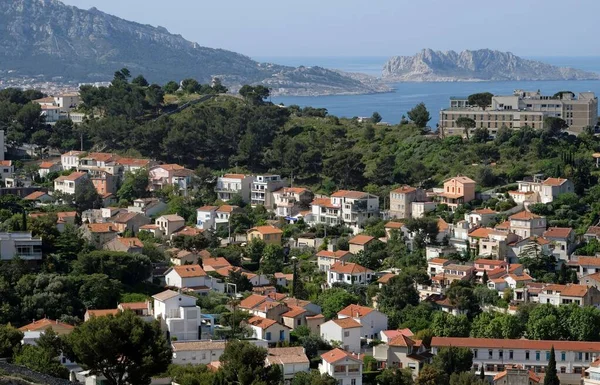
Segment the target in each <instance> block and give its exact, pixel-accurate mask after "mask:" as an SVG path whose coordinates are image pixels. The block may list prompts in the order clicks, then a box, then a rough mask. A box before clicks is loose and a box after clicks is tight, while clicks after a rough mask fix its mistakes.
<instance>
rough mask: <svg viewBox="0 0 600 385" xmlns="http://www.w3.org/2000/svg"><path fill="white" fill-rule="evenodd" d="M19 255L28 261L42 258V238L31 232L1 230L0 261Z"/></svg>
mask: <svg viewBox="0 0 600 385" xmlns="http://www.w3.org/2000/svg"><path fill="white" fill-rule="evenodd" d="M15 257H19V258H21V259H24V260H28V261H34V260H35V261H39V260H41V259H42V238H36V237H33V236H32V235H31V232H20V233H3V232H0V261H7V260H11V259H13V258H15Z"/></svg>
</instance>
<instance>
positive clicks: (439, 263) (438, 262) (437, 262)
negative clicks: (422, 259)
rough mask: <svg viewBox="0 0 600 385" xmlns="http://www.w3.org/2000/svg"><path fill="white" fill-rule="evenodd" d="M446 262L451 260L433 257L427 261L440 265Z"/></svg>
mask: <svg viewBox="0 0 600 385" xmlns="http://www.w3.org/2000/svg"><path fill="white" fill-rule="evenodd" d="M446 262H449V260H448V259H445V258H431V259H430V260H429V261H427V263H434V264H438V265H444V264H446Z"/></svg>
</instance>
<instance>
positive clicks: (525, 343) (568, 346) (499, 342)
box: [431, 337, 600, 353]
mask: <svg viewBox="0 0 600 385" xmlns="http://www.w3.org/2000/svg"><path fill="white" fill-rule="evenodd" d="M431 346H432V347H449V346H455V347H467V348H484V349H485V348H489V349H494V348H498V349H529V350H550V349H551V348H552V346H554V349H555V350H572V351H578V352H593V353H597V352H600V342H584V341H550V340H527V339H517V340H514V339H513V340H511V339H496V338H470V337H467V338H462V337H433V338H432V339H431Z"/></svg>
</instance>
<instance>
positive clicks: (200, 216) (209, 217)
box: [196, 206, 218, 230]
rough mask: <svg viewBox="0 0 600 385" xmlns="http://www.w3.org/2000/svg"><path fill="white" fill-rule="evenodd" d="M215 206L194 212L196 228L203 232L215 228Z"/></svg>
mask: <svg viewBox="0 0 600 385" xmlns="http://www.w3.org/2000/svg"><path fill="white" fill-rule="evenodd" d="M217 209H218V207H217V206H204V207H200V208H199V209H198V210H196V227H197V228H199V229H203V230H208V229H213V228H215V221H216V218H217Z"/></svg>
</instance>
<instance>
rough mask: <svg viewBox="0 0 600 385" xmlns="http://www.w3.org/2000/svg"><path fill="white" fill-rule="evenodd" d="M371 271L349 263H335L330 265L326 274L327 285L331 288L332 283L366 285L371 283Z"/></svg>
mask: <svg viewBox="0 0 600 385" xmlns="http://www.w3.org/2000/svg"><path fill="white" fill-rule="evenodd" d="M372 276H373V270H371V269H368V268H366V267H364V266H361V265H359V264H357V263H351V262H348V263H346V262H344V261H341V262H336V263H334V264H333V265H331V268H330V269H329V273H327V284H328V285H329V286H330V287H331V286H332V285H333V284H334V283H336V282H340V283H348V284H351V285H352V284H358V285H368V284H369V283H370V282H371V277H372Z"/></svg>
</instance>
